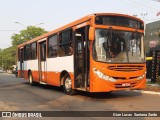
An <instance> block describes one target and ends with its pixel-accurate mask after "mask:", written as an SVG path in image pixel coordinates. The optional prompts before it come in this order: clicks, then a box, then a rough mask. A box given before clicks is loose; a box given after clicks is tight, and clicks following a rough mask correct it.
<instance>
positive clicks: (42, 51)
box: [38, 41, 47, 84]
mask: <svg viewBox="0 0 160 120" xmlns="http://www.w3.org/2000/svg"><path fill="white" fill-rule="evenodd" d="M38 62H39V80H40V83H42V84H45V83H46V81H47V73H46V68H47V64H46V41H43V42H40V43H39V61H38Z"/></svg>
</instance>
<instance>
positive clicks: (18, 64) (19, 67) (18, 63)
mask: <svg viewBox="0 0 160 120" xmlns="http://www.w3.org/2000/svg"><path fill="white" fill-rule="evenodd" d="M17 66H18V68H17V70H20V69H21V66H20V61H18V62H17Z"/></svg>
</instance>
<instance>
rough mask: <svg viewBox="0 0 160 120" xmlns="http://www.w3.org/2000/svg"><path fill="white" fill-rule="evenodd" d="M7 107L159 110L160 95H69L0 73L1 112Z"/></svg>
mask: <svg viewBox="0 0 160 120" xmlns="http://www.w3.org/2000/svg"><path fill="white" fill-rule="evenodd" d="M4 110H6V111H10V110H12V111H14V110H15V111H77V110H78V111H159V110H160V95H149V94H141V93H139V92H134V91H118V92H112V93H96V94H90V93H86V92H78V94H77V95H74V96H69V95H65V93H64V92H63V90H62V89H61V88H58V87H53V86H45V85H36V86H30V85H29V84H28V81H26V80H24V79H21V78H15V76H14V75H11V74H4V73H0V111H4ZM140 118H141V117H139V118H138V119H140ZM76 119H77V118H76ZM79 119H80V118H79ZM89 119H91V118H89ZM99 119H102V118H99ZM112 119H114V118H112ZM123 119H124V118H123ZM87 120H88V119H87ZM136 120H137V119H136Z"/></svg>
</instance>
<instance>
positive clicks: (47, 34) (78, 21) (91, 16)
mask: <svg viewBox="0 0 160 120" xmlns="http://www.w3.org/2000/svg"><path fill="white" fill-rule="evenodd" d="M99 15H108V16H125V17H129V18H133V19H136V20H138V21H141V22H143V21H142V20H141V19H139V18H137V17H134V16H130V15H126V14H120V13H93V14H90V15H87V16H85V17H83V18H80V19H78V20H76V21H74V22H71V23H69V24H66V25H64V26H62V27H60V28H57V29H55V30H52V31H50V32H48V33H46V34H43V35H41V36H38V37H36V38H33V39H31V40H29V41H27V42H24V43H22V44H20V45H18V47H23V46H24V45H27V44H30V43H32V42H36V41H38V40H41V39H44V38H47V37H48V36H50V35H52V34H55V33H57V32H60V31H63V30H65V29H67V28H70V27H73V26H76V25H78V24H81V23H83V22H85V21H88V20H90V19H91V18H93V17H94V16H99Z"/></svg>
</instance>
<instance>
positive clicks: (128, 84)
mask: <svg viewBox="0 0 160 120" xmlns="http://www.w3.org/2000/svg"><path fill="white" fill-rule="evenodd" d="M122 86H131V84H130V83H123V84H122Z"/></svg>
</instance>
